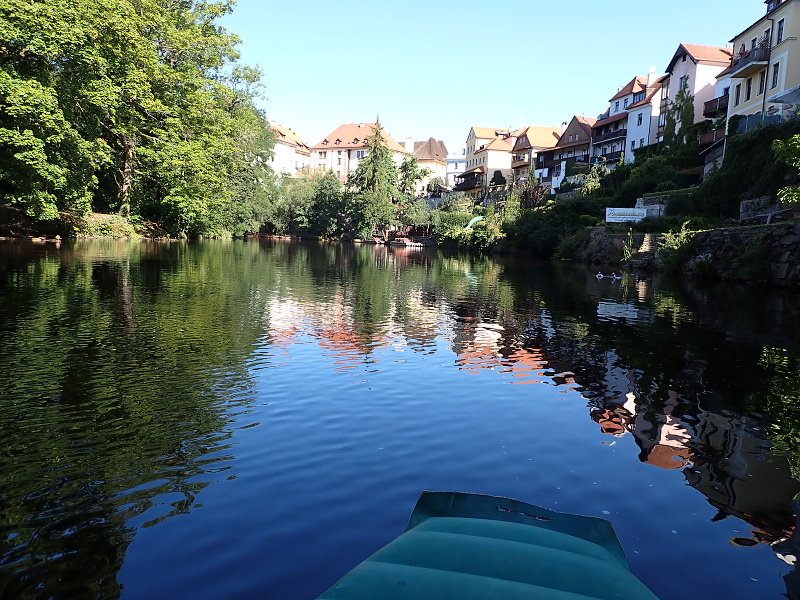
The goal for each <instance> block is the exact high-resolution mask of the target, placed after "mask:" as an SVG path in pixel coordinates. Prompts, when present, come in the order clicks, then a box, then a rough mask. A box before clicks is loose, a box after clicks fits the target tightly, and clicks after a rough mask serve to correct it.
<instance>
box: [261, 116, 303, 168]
mask: <svg viewBox="0 0 800 600" xmlns="http://www.w3.org/2000/svg"><path fill="white" fill-rule="evenodd" d="M270 131H271V132H272V135H273V137H274V139H275V147H274V148H273V153H274V155H273V157H272V159H270V160H269V161H268V164H269V166H270V167H272V170H273V171H275V173H277V174H287V175H291V176H292V177H294V176H295V175H297V174H298V173H307V172H308V167H309V164H310V163H311V151H310V150H309V148H308V145H306V143H305V142H304V141H303V140H302V138H301V137H300V136H299V135H297V134H296V133H295V132H294V131H292V130H291V129H289V128H288V127H283V126H281V125H275V124H271V125H270Z"/></svg>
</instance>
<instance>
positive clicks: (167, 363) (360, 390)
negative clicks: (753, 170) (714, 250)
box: [0, 240, 800, 600]
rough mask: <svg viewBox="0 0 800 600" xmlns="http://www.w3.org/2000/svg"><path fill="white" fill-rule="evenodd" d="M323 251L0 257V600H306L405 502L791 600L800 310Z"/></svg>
mask: <svg viewBox="0 0 800 600" xmlns="http://www.w3.org/2000/svg"><path fill="white" fill-rule="evenodd" d="M604 275H605V276H604V277H602V278H598V277H596V272H595V271H591V270H587V269H585V268H583V267H577V266H572V265H561V264H556V265H548V264H536V263H532V262H526V261H523V260H520V259H516V260H512V259H493V258H482V257H474V256H461V255H455V256H453V255H443V254H440V253H438V252H436V251H435V250H433V251H428V250H425V251H423V250H416V249H405V248H402V249H394V248H386V247H382V246H381V247H376V246H345V245H329V244H323V243H316V242H307V243H299V242H265V241H261V242H259V241H227V242H222V241H208V242H196V243H190V242H144V241H143V242H127V241H111V240H106V241H101V240H98V241H77V242H64V243H63V244H58V245H56V244H54V243H43V244H35V243H32V242H28V241H6V242H0V440H2V445H0V598H2V599H4V600H5V599H11V598H13V599H18V598H21V599H33V598H36V599H39V598H58V599H68V598H81V599H83V598H124V599H145V598H192V600H201V599H209V600H211V599H213V600H223V599H234V598H237V599H238V598H280V599H289V600H292V599H298V600H299V599H309V598H314V597H315V596H316V595H317V594H320V593H321V592H322V591H324V590H325V589H326V588H327V587H329V586H330V585H331V584H333V583H334V582H335V581H336V580H337V579H338V578H339V577H340V576H342V575H343V574H344V573H345V572H347V571H348V570H349V569H350V568H352V567H353V566H354V565H355V564H357V563H358V562H360V561H361V560H362V559H364V558H366V557H367V556H368V555H369V554H371V553H372V552H374V551H375V550H376V549H378V548H379V547H381V546H382V545H384V544H385V543H387V542H388V541H389V540H391V539H393V538H394V537H396V536H397V535H399V534H400V533H402V531H403V530H404V528H405V525H406V521H407V519H408V516H409V513H410V512H411V509H412V508H413V506H414V503H415V501H416V499H417V497H418V496H419V494H420V492H421V491H422V490H458V491H467V492H479V493H486V494H494V495H501V496H509V497H513V498H516V499H518V500H522V501H524V502H530V503H534V504H538V505H541V506H544V507H547V508H551V509H554V510H559V511H565V512H574V513H580V514H585V515H593V516H598V517H603V518H607V519H609V520H610V521H611V522H612V523H613V525H614V527H615V529H616V531H617V534H618V535H619V538H620V541H621V543H622V546H623V548H624V549H625V552H626V554H627V556H628V559H629V562H630V564H631V568H632V570H633V572H634V573H635V574H636V575H637V576H638V577H639V578H640V579H642V581H644V582H645V584H647V585H648V586H649V587H650V588H651V589H652V590H653V591H654V592H655V593H656V594H657V595H658V596H659V597H660V598H661V599H662V600H677V599H679V598H681V599H682V598H687V597H690V598H699V599H706V598H707V599H712V598H728V599H730V598H767V599H775V600H779V599H780V598H783V594H787V595H788V596H789V597H790V598H792V599H793V600H800V572H797V571H795V569H794V566H793V565H794V560H795V555H797V554H798V553H800V528H798V529H797V531H795V527H796V524H797V519H796V518H795V516H794V512H795V506H797V507H798V508H799V509H800V503H798V502H797V501H795V500H794V499H795V497H796V496H797V495H798V494H799V493H800V484H799V483H798V481H797V479H796V476H798V475H800V319H798V316H799V315H798V312H800V296H799V295H798V294H797V293H796V292H790V291H774V290H772V291H771V290H759V289H750V288H743V287H735V286H731V285H719V284H708V285H700V284H696V283H687V282H679V281H675V280H671V279H668V278H663V277H659V276H655V277H636V276H633V275H627V274H622V276H621V277H620V278H616V277H611V276H610V275H611V272H610V271H607V272H606V273H604Z"/></svg>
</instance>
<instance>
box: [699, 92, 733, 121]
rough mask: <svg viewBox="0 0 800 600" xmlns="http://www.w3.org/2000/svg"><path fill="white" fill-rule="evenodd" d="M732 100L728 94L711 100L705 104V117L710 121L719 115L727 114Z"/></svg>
mask: <svg viewBox="0 0 800 600" xmlns="http://www.w3.org/2000/svg"><path fill="white" fill-rule="evenodd" d="M730 98H731V97H730V96H729V95H728V94H725V95H724V96H720V97H718V98H714V99H713V100H709V101H708V102H706V103H704V104H703V116H704V117H706V118H709V119H710V118H712V117H714V116H716V115H717V114H719V113H724V112H727V111H728V102H729V101H730Z"/></svg>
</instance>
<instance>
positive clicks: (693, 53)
mask: <svg viewBox="0 0 800 600" xmlns="http://www.w3.org/2000/svg"><path fill="white" fill-rule="evenodd" d="M732 55H733V53H732V52H731V50H730V48H721V47H718V46H700V45H697V44H681V45H679V46H678V49H677V50H676V51H675V54H674V55H673V57H672V60H671V61H670V63H669V66H667V70H666V72H667V76H666V77H664V78H663V80H662V85H661V110H660V113H661V114H660V116H659V122H658V125H659V139H663V133H664V125H665V124H666V112H667V108H668V107H669V105H670V104H672V103H673V102H674V101H675V96H676V94H677V93H678V92H679V91H680V89H681V87H683V86H684V85H685V86H686V89H687V91H688V92H689V93H690V94H691V95H692V96H693V97H694V122H695V123H697V122H698V121H702V120H703V119H704V118H705V117H704V116H703V110H704V106H705V103H706V102H708V101H709V100H713V99H714V94H715V93H716V87H717V75H719V74H720V73H721V72H722V71H724V70H725V69H727V68H728V67H729V66H730V62H731V56H732Z"/></svg>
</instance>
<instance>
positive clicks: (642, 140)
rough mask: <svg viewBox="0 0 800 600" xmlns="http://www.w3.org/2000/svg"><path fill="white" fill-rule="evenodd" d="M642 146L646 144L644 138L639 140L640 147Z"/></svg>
mask: <svg viewBox="0 0 800 600" xmlns="http://www.w3.org/2000/svg"><path fill="white" fill-rule="evenodd" d="M642 146H644V138H642V139H640V140H639V148H641V147H642Z"/></svg>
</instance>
